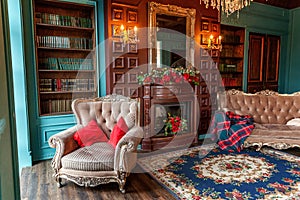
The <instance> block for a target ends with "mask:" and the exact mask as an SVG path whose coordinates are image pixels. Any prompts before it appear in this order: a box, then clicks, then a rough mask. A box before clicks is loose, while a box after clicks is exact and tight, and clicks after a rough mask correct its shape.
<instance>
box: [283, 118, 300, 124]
mask: <svg viewBox="0 0 300 200" xmlns="http://www.w3.org/2000/svg"><path fill="white" fill-rule="evenodd" d="M286 125H290V126H300V118H294V119H291V120H289V121H288V122H287V123H286Z"/></svg>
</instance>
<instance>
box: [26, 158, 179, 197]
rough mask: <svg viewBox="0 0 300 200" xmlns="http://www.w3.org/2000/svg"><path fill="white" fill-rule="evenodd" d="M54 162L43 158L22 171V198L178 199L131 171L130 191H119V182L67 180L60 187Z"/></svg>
mask: <svg viewBox="0 0 300 200" xmlns="http://www.w3.org/2000/svg"><path fill="white" fill-rule="evenodd" d="M52 174H53V170H52V168H51V162H50V161H49V160H48V161H42V162H40V163H38V164H35V165H34V166H33V167H27V168H24V169H23V170H22V174H21V199H22V200H71V199H72V200H82V199H84V200H101V199H103V200H106V199H107V200H119V199H120V200H122V199H126V200H131V199H132V200H134V199H137V200H147V199H157V200H164V199H175V198H174V197H173V196H172V195H171V194H169V193H168V192H167V191H166V190H165V189H164V188H162V187H161V186H160V185H159V184H158V183H157V182H156V181H155V180H153V179H152V178H151V177H150V176H149V175H147V174H146V173H134V174H131V175H130V176H129V177H128V179H127V182H126V193H125V194H122V193H121V192H120V191H119V187H118V184H117V183H109V184H104V185H100V186H97V187H94V188H93V187H90V188H89V187H81V186H78V185H76V184H74V183H72V182H67V184H65V185H64V186H63V187H61V188H57V185H56V182H55V180H54V178H53V177H52Z"/></svg>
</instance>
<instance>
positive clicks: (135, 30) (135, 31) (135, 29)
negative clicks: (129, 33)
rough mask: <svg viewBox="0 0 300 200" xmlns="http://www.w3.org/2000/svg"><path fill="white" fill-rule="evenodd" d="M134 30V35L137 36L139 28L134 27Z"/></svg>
mask: <svg viewBox="0 0 300 200" xmlns="http://www.w3.org/2000/svg"><path fill="white" fill-rule="evenodd" d="M133 30H134V34H136V33H137V27H136V26H134V28H133Z"/></svg>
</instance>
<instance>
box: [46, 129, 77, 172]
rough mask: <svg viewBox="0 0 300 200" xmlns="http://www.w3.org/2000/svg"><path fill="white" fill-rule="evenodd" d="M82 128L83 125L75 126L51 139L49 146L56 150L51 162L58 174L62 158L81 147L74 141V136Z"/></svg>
mask: <svg viewBox="0 0 300 200" xmlns="http://www.w3.org/2000/svg"><path fill="white" fill-rule="evenodd" d="M81 128H82V125H75V126H73V127H71V128H68V129H66V130H64V131H61V132H59V133H57V134H55V135H52V136H51V137H50V138H49V140H48V143H49V146H50V147H52V148H56V151H55V155H54V157H53V159H52V162H51V165H52V167H53V169H54V170H55V172H56V173H57V171H58V170H59V169H60V168H61V162H60V161H61V158H62V157H63V156H64V155H66V154H68V153H70V152H72V151H74V150H75V149H77V148H78V147H79V146H78V144H77V143H76V141H75V140H74V139H73V135H74V134H75V132H76V131H77V130H79V129H81Z"/></svg>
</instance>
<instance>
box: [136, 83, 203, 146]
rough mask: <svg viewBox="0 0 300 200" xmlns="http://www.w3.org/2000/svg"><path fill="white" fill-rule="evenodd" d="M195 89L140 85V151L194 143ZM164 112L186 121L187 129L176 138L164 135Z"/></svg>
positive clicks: (196, 120)
mask: <svg viewBox="0 0 300 200" xmlns="http://www.w3.org/2000/svg"><path fill="white" fill-rule="evenodd" d="M195 88H196V87H195ZM195 88H194V87H192V86H190V84H171V85H152V84H149V85H143V87H142V89H141V92H140V93H141V94H140V97H141V109H142V113H143V115H142V116H143V117H142V120H141V123H142V126H143V127H144V133H145V135H144V139H143V140H142V149H143V150H145V151H155V150H158V149H162V148H177V147H184V146H189V145H191V144H193V143H196V142H197V141H198V133H197V122H198V121H199V119H198V117H197V116H198V114H197V112H198V111H199V109H198V101H197V92H196V91H195ZM167 113H171V114H175V115H179V116H181V117H182V118H184V119H186V120H187V130H185V131H183V132H181V133H178V134H176V135H165V133H164V120H165V119H166V118H167Z"/></svg>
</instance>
